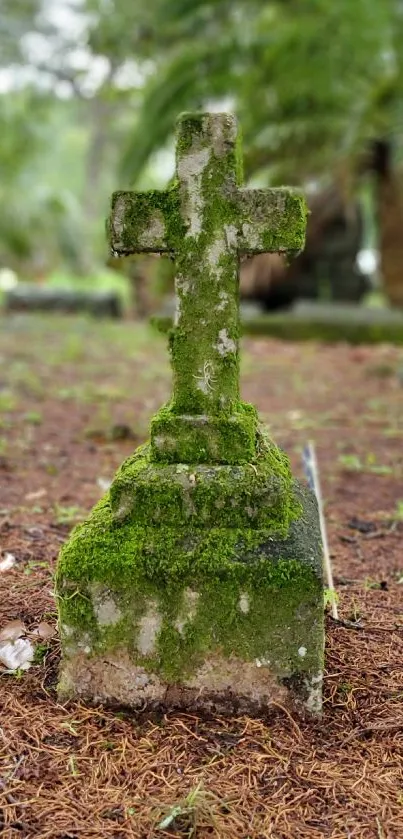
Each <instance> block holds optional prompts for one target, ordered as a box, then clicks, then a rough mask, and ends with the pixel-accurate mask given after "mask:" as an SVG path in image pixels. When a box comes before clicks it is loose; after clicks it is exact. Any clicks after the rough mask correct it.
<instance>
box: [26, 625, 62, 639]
mask: <svg viewBox="0 0 403 839" xmlns="http://www.w3.org/2000/svg"><path fill="white" fill-rule="evenodd" d="M55 634H56V629H55V627H54V626H51V625H50V623H46V621H41V622H40V623H39V624H38V626H37V627H36V629H33V630H32V632H31V635H37V636H38V638H42V639H43V640H44V641H47V640H48V638H53V636H54V635H55Z"/></svg>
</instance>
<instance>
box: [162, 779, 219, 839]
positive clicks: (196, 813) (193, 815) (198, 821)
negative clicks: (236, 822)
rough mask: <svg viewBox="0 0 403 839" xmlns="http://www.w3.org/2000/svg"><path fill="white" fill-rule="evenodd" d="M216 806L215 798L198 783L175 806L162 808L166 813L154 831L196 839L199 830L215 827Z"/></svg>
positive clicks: (216, 800)
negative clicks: (167, 831)
mask: <svg viewBox="0 0 403 839" xmlns="http://www.w3.org/2000/svg"><path fill="white" fill-rule="evenodd" d="M218 804H219V802H218V799H217V798H216V796H215V795H214V794H213V793H211V792H207V791H206V790H204V789H203V788H202V784H201V783H199V784H197V786H196V787H195V788H194V789H192V790H191V791H190V792H189V793H188V794H187V796H186V797H185V798H183V799H182V800H181V801H179V802H178V803H177V804H174V805H173V806H171V807H167V808H163V810H166V812H165V815H164V816H163V818H162V819H161V820H160V821H159V822H158V824H157V825H156V829H157V830H174V831H175V832H176V833H178V834H180V835H181V836H184V837H185V836H186V837H188V839H196V836H197V835H198V833H197V831H198V830H199V829H200V828H211V827H213V828H214V827H216V826H217V825H216V816H215V811H216V808H217V805H218Z"/></svg>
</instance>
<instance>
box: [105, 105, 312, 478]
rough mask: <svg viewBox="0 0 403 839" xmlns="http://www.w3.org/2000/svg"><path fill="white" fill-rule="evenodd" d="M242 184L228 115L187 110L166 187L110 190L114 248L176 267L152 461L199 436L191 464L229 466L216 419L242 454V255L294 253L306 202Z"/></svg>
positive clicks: (178, 451)
mask: <svg viewBox="0 0 403 839" xmlns="http://www.w3.org/2000/svg"><path fill="white" fill-rule="evenodd" d="M241 182H242V156H241V148H240V137H239V133H238V129H237V123H236V120H235V118H234V117H233V116H232V115H228V114H199V113H195V114H192V113H189V114H187V113H186V114H183V115H182V116H181V117H180V118H179V122H178V132H177V147H176V178H175V182H174V184H173V185H172V186H171V187H170V188H169V189H167V190H166V191H154V190H153V191H150V192H146V193H135V192H116V193H114V195H113V199H112V213H111V218H110V223H109V230H110V245H111V250H112V253H113V254H114V255H116V256H122V255H127V254H133V253H158V254H169V255H170V256H171V257H172V258H173V259H174V260H175V263H176V265H175V267H176V272H175V291H176V302H177V309H176V316H175V324H174V329H173V331H172V333H171V341H170V343H171V355H172V367H173V397H172V401H171V403H170V406H169V416H168V414H166V415H165V417H164V422H162V421H159V422H158V421H157V422H156V423H154V424H152V429H151V432H152V433H151V436H152V443H153V451H154V455H155V457H156V459H158V452H160V454H161V459H166V458H167V459H168V460H171V461H173V462H180V461H181V460H183V459H184V455H185V454H186V452H187V451H188V449H190V448H194V445H193V444H196V443H197V439H196V438H199V457H198V458H197V459H198V460H199V461H201V460H206V461H209V460H210V461H212V462H217V461H218V462H220V461H223V462H228V457H226V456H224V454H223V452H224V448H225V446H224V441H223V437H224V436H225V433H224V432H223V429H222V428H221V429H218V424H217V421H215V420H214V418H216V419H217V418H219V417H221V418H222V419H224V417H226V418H227V421H228V422H227V426H228V423H230V424H231V431H234V432H235V436H234V435H232V436H233V443H234V445H235V450H236V451H235V450H234V453H233V454H234V457H238V456H239V455H240V453H241V450H242V449H243V450H244V455H245V457H246V459H247V456H248V455H247V450H248V442H247V438H248V431H247V427H246V426H247V423H245V418H244V417H242V416H241V413H240V411H239V407H240V404H241V403H240V401H239V351H238V341H239V261H240V257H241V256H242V255H246V254H248V255H251V254H258V253H285V254H291V255H295V254H296V253H298V252H299V251H300V250H301V248H302V247H303V244H304V238H305V226H306V208H305V202H304V199H303V197H302V195H301V194H300V193H298V192H296V191H293V190H290V189H285V188H284V189H283V188H281V189H245V188H242V186H241ZM160 420H161V418H160ZM236 429H238V432H239V433H238V435H237V433H236ZM226 431H228V427H227V429H226ZM181 432H183V433H184V437H185V438H186V437H189V434H190V436H191V437H192V445H191V446H186V445H181V444H180V443H179V442H178V440H177V438H178V435H179V436H181ZM208 435H210V436H209V442H208V443H207V442H206V441H207V440H208ZM249 436H250V435H249ZM230 437H231V434H230ZM174 438H175V439H176V442H175V441H174ZM227 440H228V435H227ZM182 442H183V434H182ZM249 443H251V440H249ZM245 446H246V448H245ZM249 449H250V445H249ZM245 457H244V459H245Z"/></svg>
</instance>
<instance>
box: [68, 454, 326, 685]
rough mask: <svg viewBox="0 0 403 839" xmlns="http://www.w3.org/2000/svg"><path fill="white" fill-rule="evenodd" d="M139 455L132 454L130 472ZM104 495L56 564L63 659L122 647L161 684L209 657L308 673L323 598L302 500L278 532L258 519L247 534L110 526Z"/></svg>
mask: <svg viewBox="0 0 403 839" xmlns="http://www.w3.org/2000/svg"><path fill="white" fill-rule="evenodd" d="M146 456H147V450H145V451H144V449H143V451H142V452H140V453H139V457H138V463H140V462H141V460H143V461H144V458H145V459H146ZM135 463H136V460H134V461H132V464H131V467H130V468H133V465H134V464H135ZM143 468H144V463H143ZM145 468H148V467H147V466H146V467H145ZM152 468H153V469H154V470H155V469H157V468H158V467H157V465H156V464H152ZM124 472H125V470H124V469H123V470H121V473H120V475H121V476H122V475H123V476H124ZM252 472H253V469H252ZM179 474H180V473H179ZM131 477H132V478H133V475H132V476H131ZM119 479H120V478H119V473H118V477H117V481H119ZM113 494H114V493H113V490H112V491H111V492H110V493H108V494H107V495H106V496H105V498H104V499H103V500H102V501H101V502H100V503H99V504H98V505H97V506H96V507H95V509H94V510H93V512H92V514H91V516H90V518H89V519H88V520H87V521H86V522H84V523H83V524H82V525H79V526H78V527H77V528H76V529H75V530H74V532H73V533H72V535H71V538H70V540H69V542H68V543H67V544H66V545H65V546H64V548H63V549H62V552H61V555H60V559H59V564H58V569H57V578H56V588H57V595H58V608H59V616H60V629H61V637H62V645H63V652H64V657H65V658H66V659H69V657H73V658H74V656H75V655H83V654H84V655H87V656H89V658H92V657H94V656H102V655H106V654H109V653H111V652H113V651H118V650H119V649H125V650H126V652H128V654H129V655H130V658H131V660H132V661H133V662H134V663H135V664H138V665H139V666H141V667H142V668H144V670H145V671H147V672H149V673H153V674H155V675H157V676H158V678H159V679H162V680H164V681H165V682H166V683H167V684H171V683H176V682H179V683H182V682H183V681H184V680H186V679H189V678H192V675H194V674H195V673H196V672H197V670H198V668H200V667H201V666H202V665H203V662H205V661H206V660H207V659H208V658H209V656H211V655H213V656H214V655H218V656H221V657H224V658H225V659H227V658H229V657H231V656H235V657H237V658H239V659H240V660H244V661H246V662H250V661H254V662H258V664H257V665H256V666H264V667H268V668H270V672H272V673H274V674H275V675H276V676H278V678H280V679H290V678H292V677H293V676H294V675H295V673H298V674H301V673H302V674H306V675H307V677H308V676H309V678H310V677H311V676H312V675H313V676H315V675H316V674H317V673H318V671H319V670H320V669H321V666H320V665H321V661H322V657H323V590H322V576H321V548H320V535H319V531H318V525H317V510H316V505H315V502H314V500H313V499H312V497H311V495H310V493H307V492H306V491H305V493H303V494H302V495H301V491H300V490H298V488H297V489H295V486H293V487H292V488H291V489H290V492H289V497H290V499H292V501H291V500H290V503H289V505H288V511H287V512H288V521H287V526H286V527H284V521H285V520H286V518H287V517H285V518H284V519H283V526H282V528H279V522H278V518H276V516H274V517H273V519H272V520H271V521H270V515H269V513H268V515H267V518H266V521H265V527H262V526H259V527H257V528H253V527H249V528H247V527H245V526H238V527H234V526H232V527H224V526H217V525H216V524H215V523H214V524H213V525H210V526H209V525H207V526H204V527H197V526H194V523H193V524H192V523H187V524H182V525H180V524H176V525H175V524H171V525H167V524H163V525H160V526H158V525H156V524H151V523H150V524H147V522H146V521H145V520H144V518H143V516H144V509H143V513H142V515H141V516H140V517H139V516H137V515H136V512H135V508H134V509H133V511H132V512H131V513H130V514H129V515H128V516H127V517H126V518H125V520H124V521H123V523H120V522H118V521H116V518H114V516H113ZM144 507H145V509H147V508H148V510H149V513H150V518H151V516H152V512H153V510H154V501H152V500H150V498H149V497H147V496H145V499H144ZM171 514H173V508H171Z"/></svg>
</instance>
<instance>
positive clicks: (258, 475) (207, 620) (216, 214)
mask: <svg viewBox="0 0 403 839" xmlns="http://www.w3.org/2000/svg"><path fill="white" fill-rule="evenodd" d="M240 172H241V165H240V151H239V142H238V137H237V129H236V123H235V120H234V118H233V117H231V116H228V115H226V114H190V115H189V114H187V115H184V116H183V117H182V118H181V120H180V122H179V131H178V145H177V179H176V183H175V184H174V186H173V187H172V188H171V189H169V190H166V191H165V192H157V191H153V192H150V193H145V194H141V193H140V194H135V193H125V192H118V193H115V195H114V197H113V202H112V215H111V219H110V223H109V229H110V238H111V247H112V251H113V252H114V253H115V254H119V255H122V254H129V253H135V252H158V253H170V254H171V255H172V256H173V257H174V258H175V260H176V293H177V302H178V306H177V315H176V322H175V326H174V329H173V330H172V333H171V337H170V349H171V356H172V367H173V395H172V399H171V401H170V403H169V404H168V405H167V406H164V407H163V408H162V409H161V410H160V411H159V412H158V414H157V415H156V417H154V419H153V420H152V423H151V441H150V444H147V445H145V446H142V447H140V448H139V449H138V450H137V451H136V452H135V453H134V454H133V456H132V457H130V458H129V459H128V460H127V461H126V462H125V463H124V464H123V465H122V467H121V469H120V470H119V471H118V473H117V475H116V477H115V480H114V481H113V484H112V486H111V489H110V491H109V492H108V493H107V495H106V496H105V498H104V499H103V500H102V501H101V502H100V503H99V504H98V505H97V506H96V508H95V509H94V511H93V513H92V514H91V516H90V518H89V519H88V521H87V522H85V523H84V524H83V525H80V526H79V527H78V528H76V530H75V531H74V532H73V534H72V536H71V538H70V540H69V542H68V543H67V545H66V546H65V547H64V549H63V551H62V553H61V557H60V559H59V565H58V572H57V594H58V605H59V615H60V631H61V638H62V649H63V665H62V676H61V681H60V685H59V692H60V695H61V696H63V697H67V696H81V697H83V698H85V699H87V700H89V701H102V702H110V703H114V702H115V703H116V702H118V703H124V704H127V705H131V706H132V707H134V708H137V707H155V706H162V707H179V708H193V709H197V708H202V709H208V710H212V709H213V710H218V711H223V712H238V711H250V712H252V711H256V710H262V709H264V708H266V707H267V706H268V705H269V704H270V702H271V701H273V700H276V701H281V702H287V701H289V702H291V704H292V703H294V704H295V705H296V706H297V707H302V708H304V709H306V710H308V711H309V712H311V713H318V712H319V711H320V707H321V678H322V676H321V673H322V664H323V584H322V562H321V543H320V532H319V525H318V514H317V507H316V503H315V498H314V496H313V494H312V492H311V491H310V490H309V489H308V488H303V487H300V486H299V485H298V484H297V483H296V482H295V481H294V480H293V477H292V474H291V471H290V467H289V463H288V459H287V457H286V456H285V455H284V454H283V453H282V452H281V451H280V450H279V449H278V448H277V447H276V446H275V445H274V443H273V442H272V441H271V440H270V439H269V438H268V435H267V432H266V431H265V430H264V429H263V428H262V426H261V424H260V423H259V420H258V417H257V413H256V411H255V409H254V408H253V406H251V405H246V404H244V403H243V402H241V400H240V395H239V349H238V335H239V322H238V318H239V315H238V264H239V256H240V254H243V253H260V252H264V251H273V252H275V251H284V252H288V253H295V252H297V251H298V250H299V249H300V248H301V247H302V245H303V237H304V230H305V204H304V200H303V198H302V196H301V195H299V194H298V193H296V192H293V191H291V190H285V189H281V190H248V189H242V188H241V186H240V180H241V175H240Z"/></svg>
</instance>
